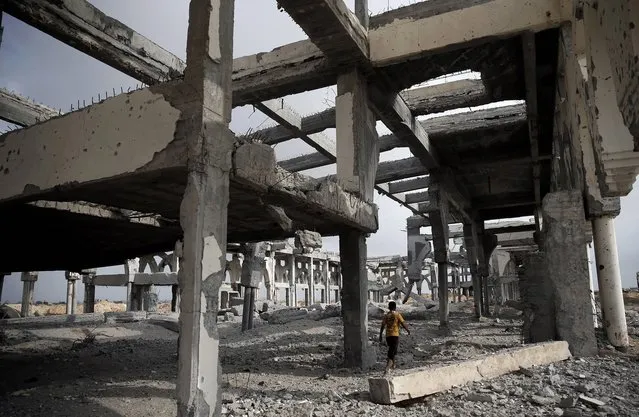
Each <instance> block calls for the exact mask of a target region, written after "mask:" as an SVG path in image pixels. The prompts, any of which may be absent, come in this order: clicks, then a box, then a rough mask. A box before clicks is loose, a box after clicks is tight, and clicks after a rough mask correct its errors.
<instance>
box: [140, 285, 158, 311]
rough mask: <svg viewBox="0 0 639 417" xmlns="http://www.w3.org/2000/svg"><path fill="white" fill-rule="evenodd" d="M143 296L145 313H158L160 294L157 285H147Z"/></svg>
mask: <svg viewBox="0 0 639 417" xmlns="http://www.w3.org/2000/svg"><path fill="white" fill-rule="evenodd" d="M143 294H144V295H143V303H144V311H149V312H152V313H153V312H156V311H158V293H157V289H156V288H155V285H145V286H144V293H143Z"/></svg>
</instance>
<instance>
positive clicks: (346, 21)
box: [277, 0, 368, 63]
mask: <svg viewBox="0 0 639 417" xmlns="http://www.w3.org/2000/svg"><path fill="white" fill-rule="evenodd" d="M277 4H278V7H280V8H282V9H284V10H286V12H287V13H288V14H289V15H290V16H291V18H292V19H293V20H294V21H295V22H296V23H297V24H298V25H299V26H300V27H301V28H302V30H304V32H305V33H306V34H307V35H308V37H309V38H310V39H311V42H313V44H315V45H316V46H317V47H318V48H319V49H320V50H321V51H322V52H323V53H324V55H325V56H326V57H327V58H329V59H330V60H331V62H333V63H338V62H339V63H344V62H354V61H368V37H367V31H366V29H365V28H364V27H363V26H362V25H361V23H360V22H359V21H358V20H357V17H356V16H355V15H354V14H353V13H352V12H351V11H350V10H349V9H348V7H347V6H346V4H344V2H343V1H342V0H278V2H277Z"/></svg>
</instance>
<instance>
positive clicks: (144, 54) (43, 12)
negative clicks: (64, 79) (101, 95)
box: [4, 0, 185, 85]
mask: <svg viewBox="0 0 639 417" xmlns="http://www.w3.org/2000/svg"><path fill="white" fill-rule="evenodd" d="M4 8H5V11H6V12H7V13H9V14H10V15H12V16H14V17H15V18H17V19H20V20H22V21H24V22H25V23H27V24H29V25H31V26H33V27H35V28H38V29H40V30H41V31H43V32H44V33H47V34H49V35H51V36H53V37H54V38H56V39H58V40H60V41H61V42H64V43H66V44H69V45H72V46H73V47H74V48H76V49H78V50H80V51H82V52H84V53H85V54H87V55H89V56H92V57H94V58H96V59H98V60H100V61H102V62H104V63H105V64H107V65H110V66H112V67H113V68H115V69H118V70H120V71H122V72H124V73H125V74H127V75H130V76H131V77H133V78H135V79H138V80H141V81H142V82H144V83H146V84H149V85H151V84H155V83H157V82H158V81H167V80H170V79H173V78H175V77H177V76H180V75H181V74H182V72H183V71H184V67H185V64H184V62H182V61H181V60H180V59H179V58H177V57H176V56H175V55H173V54H171V53H170V52H168V51H167V50H165V49H163V48H161V47H160V46H158V45H156V44H155V43H153V42H152V41H150V40H149V39H147V38H145V37H144V36H142V35H140V34H139V33H137V32H135V31H134V30H132V29H131V28H129V27H128V26H126V25H124V24H122V23H121V22H119V21H118V20H116V19H113V18H111V17H109V16H107V15H105V14H104V13H102V12H101V11H100V10H99V9H97V8H96V7H94V6H93V5H92V4H91V3H89V2H87V1H84V0H62V1H56V2H51V1H46V0H7V1H5V2H4Z"/></svg>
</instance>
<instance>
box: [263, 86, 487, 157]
mask: <svg viewBox="0 0 639 417" xmlns="http://www.w3.org/2000/svg"><path fill="white" fill-rule="evenodd" d="M399 95H400V96H401V97H402V98H403V99H404V101H405V102H406V105H407V106H408V108H409V109H410V110H411V112H412V113H413V115H415V116H423V115H426V114H431V113H440V112H444V111H447V110H452V109H456V108H461V107H471V106H479V105H482V104H488V103H490V102H492V98H491V97H490V95H489V94H488V92H487V91H486V87H485V86H484V83H483V81H481V80H457V81H451V82H447V83H441V84H436V85H429V86H423V87H418V88H413V89H410V90H404V91H402V92H401V93H399ZM334 127H335V107H330V108H328V109H326V110H323V111H321V112H319V113H316V114H312V115H309V116H304V117H302V120H301V130H302V132H304V133H306V134H311V133H317V132H321V131H323V130H325V129H330V128H334ZM256 133H257V134H259V136H260V137H264V138H266V139H265V140H264V143H268V144H269V145H274V144H276V143H280V142H284V141H287V140H289V139H293V138H295V137H296V136H295V135H294V133H291V131H290V130H289V129H286V128H283V127H281V126H274V127H267V128H264V129H261V130H258V131H256Z"/></svg>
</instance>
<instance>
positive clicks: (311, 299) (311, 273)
mask: <svg viewBox="0 0 639 417" xmlns="http://www.w3.org/2000/svg"><path fill="white" fill-rule="evenodd" d="M312 304H315V264H314V258H313V256H312V255H309V256H308V304H306V305H307V306H309V305H312Z"/></svg>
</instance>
